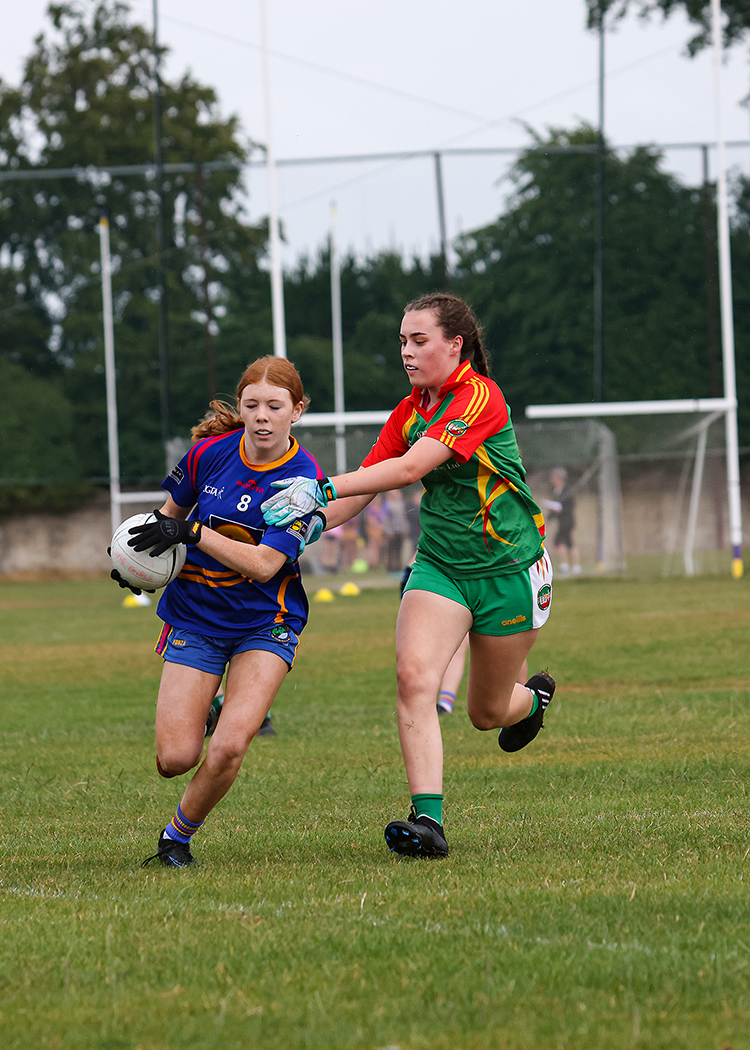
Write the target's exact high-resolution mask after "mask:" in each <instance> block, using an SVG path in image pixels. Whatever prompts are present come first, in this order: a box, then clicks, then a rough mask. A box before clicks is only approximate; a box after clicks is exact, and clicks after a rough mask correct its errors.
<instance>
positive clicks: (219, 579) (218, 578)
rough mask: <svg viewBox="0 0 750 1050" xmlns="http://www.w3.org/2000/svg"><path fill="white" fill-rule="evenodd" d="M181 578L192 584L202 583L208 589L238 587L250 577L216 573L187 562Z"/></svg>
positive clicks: (228, 572) (230, 571)
mask: <svg viewBox="0 0 750 1050" xmlns="http://www.w3.org/2000/svg"><path fill="white" fill-rule="evenodd" d="M180 577H181V578H182V579H185V580H190V582H191V583H202V584H205V585H206V586H207V587H236V586H237V584H238V583H244V582H245V581H246V580H247V579H249V577H247V576H243V575H242V573H239V572H234V571H233V570H228V571H227V572H216V571H214V570H212V569H204V568H202V567H201V566H200V565H194V564H192V562H185V564H184V565H183V567H182V572H181V573H180Z"/></svg>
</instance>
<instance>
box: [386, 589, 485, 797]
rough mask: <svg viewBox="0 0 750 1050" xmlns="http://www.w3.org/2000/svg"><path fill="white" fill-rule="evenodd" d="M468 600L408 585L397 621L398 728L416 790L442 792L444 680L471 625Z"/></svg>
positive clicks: (403, 751) (408, 774) (410, 781)
mask: <svg viewBox="0 0 750 1050" xmlns="http://www.w3.org/2000/svg"><path fill="white" fill-rule="evenodd" d="M471 622H472V616H471V613H470V612H469V610H468V609H467V608H466V606H464V605H461V604H460V603H458V602H454V601H451V599H450V598H445V597H443V596H442V595H440V594H433V593H432V592H431V591H418V590H412V591H406V593H405V594H404V597H403V599H402V601H401V608H400V609H399V615H398V624H397V626H396V666H397V675H398V693H397V710H398V733H399V740H400V741H401V753H402V754H403V756H404V765H405V767H406V777H407V780H408V781H409V789H410V791H411V793H412V795H414V794H416V793H418V792H438V793H439V792H441V791H442V787H443V738H442V735H441V732H440V722H439V720H438V715H437V710H436V699H437V693H438V689H439V688H440V682H441V680H442V678H443V675H444V674H445V670H446V668H447V667H448V664H449V663H450V661H451V658H452V657H453V654H454V653H455V652H456V650H457V649H458V647H459V645H460V644H461V641H462V639H463V638H464V636H465V635H466V632H467V631H468V629H469V627H470V626H471Z"/></svg>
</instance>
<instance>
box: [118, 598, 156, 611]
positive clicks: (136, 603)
mask: <svg viewBox="0 0 750 1050" xmlns="http://www.w3.org/2000/svg"><path fill="white" fill-rule="evenodd" d="M150 604H151V599H150V598H149V596H148V595H147V594H129V595H128V596H127V598H124V599H123V602H122V605H123V608H124V609H137V608H139V607H140V606H146V605H150Z"/></svg>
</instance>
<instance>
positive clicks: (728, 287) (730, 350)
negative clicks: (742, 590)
mask: <svg viewBox="0 0 750 1050" xmlns="http://www.w3.org/2000/svg"><path fill="white" fill-rule="evenodd" d="M711 35H712V38H713V57H714V99H715V103H716V142H717V153H718V169H719V170H718V178H717V189H718V193H717V204H718V208H717V224H718V235H719V303H720V308H721V348H722V360H723V365H724V400H725V401H726V402H728V403H729V404H730V406H731V407H728V408H727V411H726V415H725V425H726V445H727V497H728V502H729V541H730V544H731V547H732V576H734V577H735V579H739V578H740V577H741V576H742V574H743V571H744V567H743V563H742V503H741V497H740V455H739V438H738V434H737V377H736V372H735V352H734V315H733V307H732V260H731V252H730V243H729V204H728V194H727V162H726V153H725V146H724V116H723V104H722V73H721V70H722V61H723V47H722V30H721V2H720V0H711Z"/></svg>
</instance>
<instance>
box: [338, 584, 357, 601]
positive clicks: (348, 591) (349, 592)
mask: <svg viewBox="0 0 750 1050" xmlns="http://www.w3.org/2000/svg"><path fill="white" fill-rule="evenodd" d="M361 593H362V591H361V590H360V589H359V587H358V586H357V585H356V583H345V584H344V585H343V587H342V588H341V590H340V591H339V594H343V596H344V597H345V598H350V597H353V596H354V595H355V594H361Z"/></svg>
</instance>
